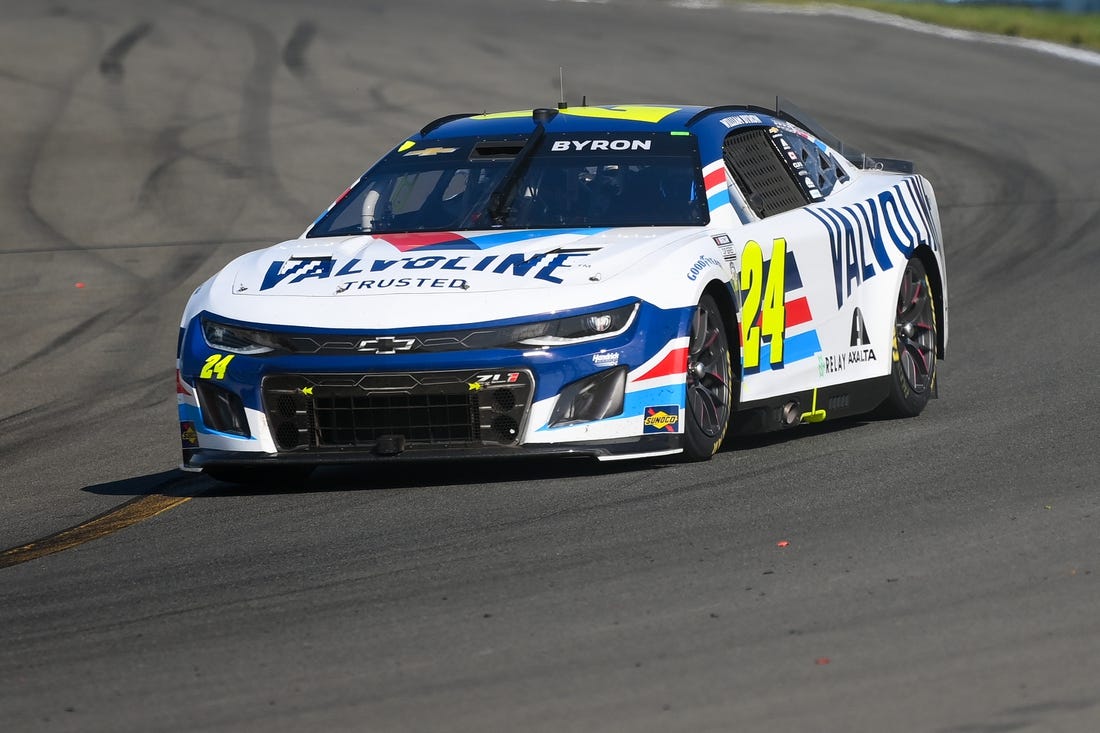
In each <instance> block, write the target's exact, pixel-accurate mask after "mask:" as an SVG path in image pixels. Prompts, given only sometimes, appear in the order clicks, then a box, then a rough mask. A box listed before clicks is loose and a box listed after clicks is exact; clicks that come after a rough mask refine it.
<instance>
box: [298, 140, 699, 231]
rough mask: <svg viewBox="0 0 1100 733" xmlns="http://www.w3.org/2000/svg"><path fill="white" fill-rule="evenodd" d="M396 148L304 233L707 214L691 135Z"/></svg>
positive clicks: (603, 222)
mask: <svg viewBox="0 0 1100 733" xmlns="http://www.w3.org/2000/svg"><path fill="white" fill-rule="evenodd" d="M527 142H528V138H511V139H503V140H489V139H482V138H465V139H455V140H445V141H438V140H436V141H428V142H421V143H419V144H418V145H416V146H413V147H406V146H402V147H403V148H405V149H404V150H402V149H401V148H399V149H398V150H396V151H394V152H393V153H391V154H390V155H388V156H386V157H385V158H383V159H382V161H380V162H379V163H378V165H376V166H375V167H374V168H372V169H371V170H370V171H368V172H367V173H366V174H365V175H364V176H363V177H362V178H361V179H360V180H359V182H358V183H356V184H355V185H354V186H353V187H352V188H351V189H349V190H348V192H347V193H346V194H344V196H343V197H342V198H340V200H338V201H337V202H336V203H335V204H334V205H333V206H332V208H331V209H330V210H329V211H328V212H326V213H325V214H324V215H323V216H322V217H321V218H320V219H319V220H318V221H317V223H316V224H314V226H313V227H312V228H311V229H310V231H309V233H308V236H310V237H324V236H339V235H346V234H380V233H393V232H419V231H462V230H470V229H530V228H555V227H569V228H572V227H621V226H688V225H701V224H706V223H707V222H708V221H709V214H708V210H707V205H706V196H705V194H704V189H703V179H702V173H701V171H700V168H699V154H698V150H697V147H696V142H695V137H694V136H692V135H686V134H679V135H677V134H669V133H662V134H653V133H650V134H639V133H573V134H568V135H563V134H550V133H547V134H546V135H543V136H541V137H539V138H536V139H535V141H534V142H535V144H534V145H529V146H528V145H527Z"/></svg>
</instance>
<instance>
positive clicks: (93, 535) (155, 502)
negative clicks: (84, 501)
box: [0, 494, 191, 568]
mask: <svg viewBox="0 0 1100 733" xmlns="http://www.w3.org/2000/svg"><path fill="white" fill-rule="evenodd" d="M190 499H191V497H190V496H164V495H163V494H149V495H147V496H138V497H135V498H133V499H131V500H130V501H128V502H126V503H124V504H119V505H118V506H116V507H115V508H114V509H110V510H108V511H106V512H104V513H103V514H100V515H99V516H98V517H93V518H91V519H89V520H88V521H86V522H82V523H80V524H78V525H76V526H75V527H69V528H68V529H63V530H61V531H60V532H56V533H54V534H52V535H49V536H47V537H43V538H41V539H37V540H35V541H34V542H28V543H27V544H25V545H20V546H18V547H12V548H10V549H7V550H4V551H3V552H0V568H7V567H11V566H12V565H18V564H20V563H24V562H27V561H29V560H36V559H38V558H40V557H45V556H46V555H52V554H53V553H55V552H61V551H62V550H68V549H69V548H72V547H76V546H77V545H83V544H84V543H85V542H91V541H92V540H96V539H99V538H100V537H106V536H107V535H110V534H114V533H115V532H118V531H119V530H121V529H126V528H127V527H129V526H131V525H134V524H137V523H138V522H141V521H144V520H146V519H149V518H151V517H155V516H157V515H158V514H160V513H162V512H166V511H168V510H169V509H171V508H173V507H177V506H179V505H180V504H182V503H184V502H185V501H189V500H190Z"/></svg>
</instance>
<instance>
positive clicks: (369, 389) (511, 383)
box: [263, 370, 534, 452]
mask: <svg viewBox="0 0 1100 733" xmlns="http://www.w3.org/2000/svg"><path fill="white" fill-rule="evenodd" d="M533 386H534V384H533V380H532V377H531V374H530V373H529V372H527V371H514V372H508V371H501V372H481V371H477V372H475V371H466V370H464V371H447V372H412V373H409V372H399V373H398V372H395V373H383V374H378V373H373V374H295V375H290V374H286V375H273V376H269V377H266V378H265V379H264V381H263V397H264V409H265V412H266V414H267V419H268V424H269V425H270V426H271V432H272V434H273V436H274V437H275V442H276V444H277V445H278V447H279V450H280V451H325V450H344V449H349V448H354V449H367V450H375V451H378V450H381V451H383V452H385V451H386V450H389V446H392V445H394V444H399V445H401V446H402V448H401V450H415V449H416V448H418V447H422V448H423V447H430V448H434V449H439V448H448V447H452V448H461V449H469V448H471V447H473V448H476V447H477V446H479V445H492V446H500V445H514V444H516V442H517V441H518V440H519V433H520V425H522V423H523V420H524V418H525V416H526V413H527V408H528V407H529V405H530V403H531V394H532V391H533ZM395 441H396V442H395Z"/></svg>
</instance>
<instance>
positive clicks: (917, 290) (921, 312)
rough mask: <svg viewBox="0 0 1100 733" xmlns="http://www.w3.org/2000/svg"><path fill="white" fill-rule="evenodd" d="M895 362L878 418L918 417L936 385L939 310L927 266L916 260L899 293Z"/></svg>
mask: <svg viewBox="0 0 1100 733" xmlns="http://www.w3.org/2000/svg"><path fill="white" fill-rule="evenodd" d="M893 360H894V363H893V369H892V370H891V372H890V396H889V397H887V398H886V401H885V402H883V403H882V406H881V407H880V408H879V414H881V415H882V416H883V417H916V416H917V415H919V414H920V413H921V410H923V409H924V406H925V405H927V404H928V399H929V397H931V395H932V391H933V390H934V389H935V384H936V307H935V303H934V301H933V299H932V286H931V284H930V283H929V281H928V273H927V272H926V271H925V269H924V263H922V262H921V261H920V260H919V259H917V258H915V257H914V258H913V259H911V260H909V263H908V264H907V265H906V266H905V273H904V274H903V275H902V278H901V287H900V288H899V289H898V306H897V315H896V316H895V318H894V348H893Z"/></svg>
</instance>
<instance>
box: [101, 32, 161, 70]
mask: <svg viewBox="0 0 1100 733" xmlns="http://www.w3.org/2000/svg"><path fill="white" fill-rule="evenodd" d="M151 30H153V24H152V23H150V22H148V21H145V22H142V23H138V24H137V25H135V26H134V27H133V28H131V29H130V30H128V31H126V32H125V33H123V34H122V36H120V37H119V39H118V40H117V41H115V42H114V43H112V44H111V45H110V47H108V49H107V50H106V51H104V52H103V55H102V56H100V58H99V73H100V74H102V75H103V76H105V77H107V78H108V79H110V80H112V81H118V80H119V79H121V78H122V75H123V72H124V69H123V66H122V63H123V61H124V60H125V59H126V54H128V53H129V52H130V50H131V49H132V48H133V47H134V46H136V45H137V43H138V41H140V40H141V39H142V38H144V37H145V36H147V35H149V31H151Z"/></svg>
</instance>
